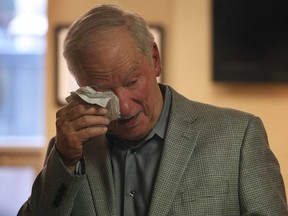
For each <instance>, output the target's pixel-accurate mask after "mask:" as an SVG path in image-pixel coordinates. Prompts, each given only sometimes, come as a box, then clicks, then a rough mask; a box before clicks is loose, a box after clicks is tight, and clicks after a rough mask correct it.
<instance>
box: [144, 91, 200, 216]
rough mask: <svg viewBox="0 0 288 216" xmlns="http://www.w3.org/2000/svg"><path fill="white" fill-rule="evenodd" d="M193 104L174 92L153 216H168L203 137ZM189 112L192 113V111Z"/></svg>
mask: <svg viewBox="0 0 288 216" xmlns="http://www.w3.org/2000/svg"><path fill="white" fill-rule="evenodd" d="M191 109H193V107H191V103H188V100H187V99H184V98H183V97H182V96H180V95H178V94H177V93H175V92H174V91H172V106H171V114H170V120H169V123H168V128H167V133H166V138H165V143H164V148H163V152H162V157H161V162H160V166H159V170H158V175H157V178H156V183H155V187H154V191H153V196H152V200H151V204H150V211H149V215H157V216H162V215H163V216H164V215H167V214H168V211H169V209H170V206H171V205H172V202H173V199H174V197H175V195H176V192H177V190H178V187H179V184H180V180H181V178H182V175H183V173H184V171H185V169H186V166H187V163H188V161H189V159H190V157H191V155H192V152H193V150H194V147H195V145H196V141H197V138H198V136H199V131H200V130H199V129H198V128H197V123H196V122H197V121H196V120H197V115H196V114H191V113H194V112H191ZM188 110H189V111H188Z"/></svg>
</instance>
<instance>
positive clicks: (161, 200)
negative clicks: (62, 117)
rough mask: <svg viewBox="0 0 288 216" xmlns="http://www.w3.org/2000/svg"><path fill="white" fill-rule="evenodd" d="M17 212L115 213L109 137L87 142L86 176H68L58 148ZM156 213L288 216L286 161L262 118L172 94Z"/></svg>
mask: <svg viewBox="0 0 288 216" xmlns="http://www.w3.org/2000/svg"><path fill="white" fill-rule="evenodd" d="M53 145H54V140H53V139H52V140H51V142H50V144H49V148H48V151H47V152H48V154H47V155H48V157H47V160H46V163H45V166H44V168H43V170H42V171H41V173H40V174H39V175H38V177H37V178H36V180H35V182H34V185H33V190H32V194H31V197H30V198H29V199H28V201H27V202H26V203H25V204H24V205H23V206H22V208H21V209H20V211H19V213H18V215H39V216H46V215H47V216H48V215H85V216H86V215H87V216H88V215H89V216H90V215H100V216H110V215H115V216H116V203H117V202H116V195H115V188H114V183H113V173H112V168H111V160H110V155H109V149H108V145H107V142H106V140H105V137H104V136H103V137H99V138H95V139H93V140H90V141H89V142H87V143H86V144H85V150H84V157H85V158H84V160H83V161H82V168H83V172H84V175H75V174H71V173H69V172H68V171H67V169H66V168H65V166H64V165H63V164H62V162H61V160H60V158H59V155H58V153H57V151H56V150H55V148H54V147H53ZM149 215H151V216H152V215H153V216H172V215H179V216H188V215H197V216H202V215H208V216H213V215H215V216H225V215H227V216H228V215H229V216H234V215H235V216H236V215H261V216H264V215H271V216H287V215H288V211H287V201H286V196H285V189H284V184H283V180H282V176H281V174H280V168H279V164H278V162H277V160H276V158H275V156H274V155H273V153H272V152H271V150H270V148H269V146H268V141H267V136H266V132H265V129H264V127H263V124H262V122H261V120H260V119H259V118H258V117H255V116H253V115H250V114H247V113H243V112H239V111H236V110H232V109H224V108H218V107H214V106H211V105H207V104H202V103H198V102H193V101H190V100H188V99H186V98H185V97H183V96H182V95H180V94H178V93H177V92H176V91H174V90H173V89H172V105H171V114H170V117H169V123H168V129H167V133H166V138H165V143H164V149H163V153H162V158H161V162H160V167H159V170H158V175H157V179H156V183H155V186H154V191H153V197H152V200H151V203H150V211H149Z"/></svg>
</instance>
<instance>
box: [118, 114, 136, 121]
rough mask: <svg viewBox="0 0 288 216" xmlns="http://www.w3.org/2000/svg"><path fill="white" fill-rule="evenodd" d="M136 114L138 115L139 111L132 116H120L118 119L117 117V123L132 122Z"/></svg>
mask: <svg viewBox="0 0 288 216" xmlns="http://www.w3.org/2000/svg"><path fill="white" fill-rule="evenodd" d="M138 115H139V113H138V114H136V115H134V116H132V117H127V118H120V119H118V124H128V123H130V122H131V123H132V122H133V121H134V120H135V119H136V118H137V116H138Z"/></svg>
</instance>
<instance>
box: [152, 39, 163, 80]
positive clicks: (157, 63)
mask: <svg viewBox="0 0 288 216" xmlns="http://www.w3.org/2000/svg"><path fill="white" fill-rule="evenodd" d="M152 58H153V65H154V70H155V75H156V77H159V76H160V75H161V71H162V62H161V56H160V53H159V49H158V46H157V44H156V43H155V42H154V43H153V48H152Z"/></svg>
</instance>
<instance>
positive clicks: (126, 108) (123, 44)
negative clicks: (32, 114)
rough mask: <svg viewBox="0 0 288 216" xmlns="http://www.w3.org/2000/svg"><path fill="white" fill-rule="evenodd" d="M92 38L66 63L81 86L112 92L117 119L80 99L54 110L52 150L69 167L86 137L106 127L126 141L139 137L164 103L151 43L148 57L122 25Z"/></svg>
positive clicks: (152, 123)
mask: <svg viewBox="0 0 288 216" xmlns="http://www.w3.org/2000/svg"><path fill="white" fill-rule="evenodd" d="M115 35H116V36H117V37H115ZM94 39H95V40H94V41H93V43H92V44H91V46H89V47H87V48H86V49H85V50H84V51H83V50H82V51H78V53H77V63H75V61H73V60H72V59H68V60H67V64H68V67H69V69H70V70H71V71H72V72H73V73H74V74H75V78H76V81H77V83H78V85H79V86H80V87H82V86H93V88H95V90H97V91H107V90H111V91H113V92H114V93H115V94H116V96H117V97H118V98H119V105H120V113H121V119H119V120H117V121H113V122H110V120H109V119H107V118H106V117H105V114H107V110H106V109H105V108H100V107H99V106H97V105H90V104H86V103H85V102H82V101H80V100H78V101H74V102H71V103H70V104H68V105H67V106H65V107H64V108H62V109H60V110H59V111H58V112H57V114H56V116H57V122H56V126H57V135H56V148H57V150H58V152H59V154H60V156H61V157H62V160H63V162H64V163H65V165H66V166H67V167H68V168H69V169H71V170H73V168H74V167H75V164H76V163H77V162H78V161H79V160H80V159H81V157H82V154H83V145H84V144H85V141H87V140H88V139H90V138H91V137H96V136H101V135H104V134H105V133H106V132H107V130H108V129H109V130H110V131H113V132H114V133H115V134H117V135H118V136H120V137H122V138H123V139H126V140H133V141H135V140H139V139H142V138H143V137H145V136H146V135H147V134H148V133H149V132H150V131H151V129H152V128H153V127H154V126H155V124H156V122H157V120H158V118H159V116H160V112H161V109H162V106H163V98H162V95H161V91H160V88H159V86H158V84H157V80H156V77H158V76H160V74H161V60H160V56H159V51H158V48H157V45H156V44H155V43H154V44H153V46H151V49H152V57H153V59H152V60H151V59H149V58H147V57H146V56H144V55H143V54H141V53H140V52H139V51H138V50H137V47H136V44H135V42H134V40H133V39H132V37H131V36H130V34H129V33H128V32H127V31H126V30H125V29H124V28H121V27H117V28H113V29H110V30H108V31H106V32H103V33H102V34H99V33H98V34H97V36H96V35H95V37H94Z"/></svg>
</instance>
